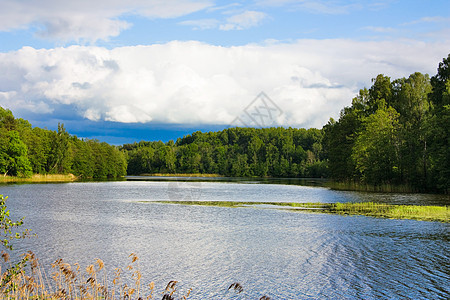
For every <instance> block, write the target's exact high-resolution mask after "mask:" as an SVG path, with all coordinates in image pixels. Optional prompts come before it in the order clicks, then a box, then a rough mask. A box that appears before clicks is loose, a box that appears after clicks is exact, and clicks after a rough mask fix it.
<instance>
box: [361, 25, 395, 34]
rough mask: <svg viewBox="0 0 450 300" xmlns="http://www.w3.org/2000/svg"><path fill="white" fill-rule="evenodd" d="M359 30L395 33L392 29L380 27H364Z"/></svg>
mask: <svg viewBox="0 0 450 300" xmlns="http://www.w3.org/2000/svg"><path fill="white" fill-rule="evenodd" d="M361 29H363V30H368V31H373V32H377V33H391V32H394V31H395V29H394V28H392V27H380V26H366V27H363V28H361Z"/></svg>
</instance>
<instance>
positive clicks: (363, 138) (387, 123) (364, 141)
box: [351, 106, 399, 185]
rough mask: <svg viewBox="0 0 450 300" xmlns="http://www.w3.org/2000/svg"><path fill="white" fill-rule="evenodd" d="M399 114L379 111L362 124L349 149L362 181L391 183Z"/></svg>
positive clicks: (396, 155) (396, 163) (391, 110)
mask: <svg viewBox="0 0 450 300" xmlns="http://www.w3.org/2000/svg"><path fill="white" fill-rule="evenodd" d="M398 118H399V114H398V113H397V112H396V111H395V109H394V108H392V107H389V108H386V107H383V106H380V108H379V109H378V110H377V111H376V112H375V114H372V115H369V116H368V117H367V118H365V119H364V120H363V129H362V130H361V131H360V132H359V133H358V135H357V137H356V140H355V144H354V146H353V152H352V155H351V157H352V159H353V160H354V162H355V166H356V170H357V171H358V172H359V174H360V175H361V178H362V180H363V181H365V182H367V183H369V184H374V185H379V184H382V183H395V181H396V179H397V178H398V175H399V174H398V173H399V137H398V135H399V122H398Z"/></svg>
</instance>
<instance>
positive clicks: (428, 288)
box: [0, 180, 450, 299]
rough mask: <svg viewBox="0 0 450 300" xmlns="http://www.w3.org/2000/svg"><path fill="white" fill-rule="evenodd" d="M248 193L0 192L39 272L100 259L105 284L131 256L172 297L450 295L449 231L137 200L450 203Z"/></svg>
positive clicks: (276, 190) (117, 187) (296, 189)
mask: <svg viewBox="0 0 450 300" xmlns="http://www.w3.org/2000/svg"><path fill="white" fill-rule="evenodd" d="M257 183H258V184H256V183H252V184H249V183H243V182H230V181H204V182H201V184H200V185H190V184H177V185H176V193H174V191H172V192H171V191H170V190H171V189H173V184H172V185H170V184H169V182H167V181H160V180H159V181H123V182H103V183H98V182H88V183H69V184H40V185H7V186H0V194H4V195H8V196H9V200H8V202H7V204H8V208H9V209H11V212H12V213H13V217H14V218H17V217H18V216H26V219H25V226H26V227H27V228H31V229H32V230H33V232H34V233H37V234H38V238H33V239H29V240H25V241H24V242H23V243H21V244H20V245H18V248H19V249H18V250H19V251H26V250H28V249H33V250H34V251H35V252H36V254H37V255H38V257H40V259H41V262H42V263H43V264H44V265H49V263H51V262H53V261H54V260H55V259H56V258H60V257H62V258H64V259H65V260H66V261H68V262H72V263H73V262H79V263H80V264H81V265H82V266H86V265H87V264H90V263H93V262H94V261H95V260H96V258H101V259H102V260H104V262H105V264H106V266H109V269H110V272H111V274H109V277H110V278H113V268H114V267H122V268H125V267H126V265H127V263H128V262H129V261H128V255H129V254H130V253H131V252H135V253H137V254H138V256H139V257H140V260H139V262H140V268H141V270H142V272H143V278H144V280H147V281H155V283H156V284H157V287H159V290H162V289H163V288H164V287H165V284H167V282H169V281H170V280H178V281H179V282H180V287H179V288H180V291H186V290H187V289H188V288H190V287H192V288H193V292H192V294H191V297H190V299H224V298H225V299H226V298H231V297H230V296H232V295H233V293H231V292H227V288H228V286H229V285H230V284H231V283H233V282H236V281H237V282H239V283H241V285H242V286H243V287H244V293H245V295H244V297H243V298H245V299H259V297H261V296H262V295H267V296H270V297H271V298H272V299H317V298H321V299H329V298H334V299H335V298H358V299H377V298H389V299H392V298H395V299H398V298H410V299H439V298H441V299H445V298H447V297H448V294H449V292H450V290H449V286H450V285H449V281H450V276H449V274H450V267H449V264H448V257H447V255H448V253H449V250H450V246H449V240H450V234H449V225H447V224H442V223H436V222H419V221H411V220H387V219H375V218H367V217H343V216H337V215H320V214H319V215H316V214H307V213H293V212H286V211H276V210H261V209H253V208H239V209H238V208H220V207H196V206H178V205H168V204H156V203H140V202H139V201H142V200H144V201H149V200H169V199H171V198H174V197H178V196H177V195H178V194H179V195H181V196H180V198H181V197H184V196H183V195H185V194H184V193H183V189H186V193H190V195H191V197H198V198H199V200H235V201H271V202H296V201H297V202H348V201H353V202H356V201H374V202H392V203H419V204H436V203H442V201H448V198H446V197H441V196H437V197H435V198H434V197H433V196H432V195H398V194H367V193H351V192H336V191H331V190H328V189H325V188H321V187H310V186H298V185H292V184H291V185H281V184H279V183H276V184H275V183H274V184H259V183H260V182H257ZM192 188H194V189H197V190H195V191H196V192H198V193H195V192H193V191H189V189H192ZM198 189H200V191H199V190H198ZM171 193H172V195H171ZM446 199H447V200H446ZM185 200H187V199H185ZM447 204H448V202H447Z"/></svg>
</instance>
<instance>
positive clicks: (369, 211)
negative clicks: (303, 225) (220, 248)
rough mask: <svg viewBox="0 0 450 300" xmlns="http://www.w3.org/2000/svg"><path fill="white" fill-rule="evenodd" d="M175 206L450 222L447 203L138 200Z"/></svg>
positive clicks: (449, 211)
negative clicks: (236, 208) (392, 203)
mask: <svg viewBox="0 0 450 300" xmlns="http://www.w3.org/2000/svg"><path fill="white" fill-rule="evenodd" d="M141 202H143V203H163V204H177V205H200V206H217V207H255V208H267V209H290V210H297V211H302V212H314V213H328V214H341V215H362V216H369V217H377V218H389V219H411V220H419V221H436V222H444V223H449V222H450V210H449V207H448V206H421V205H391V204H383V203H373V202H363V203H297V202H239V201H147V202H145V201H141Z"/></svg>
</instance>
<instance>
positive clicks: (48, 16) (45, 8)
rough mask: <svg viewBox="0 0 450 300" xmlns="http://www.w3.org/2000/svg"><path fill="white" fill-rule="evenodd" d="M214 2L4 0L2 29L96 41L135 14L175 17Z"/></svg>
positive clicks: (0, 14)
mask: <svg viewBox="0 0 450 300" xmlns="http://www.w3.org/2000/svg"><path fill="white" fill-rule="evenodd" d="M211 6H212V0H151V1H148V0H129V1H121V0H95V1H91V0H77V1H60V0H24V1H16V0H0V7H1V9H0V31H8V30H13V29H18V28H28V27H30V26H32V27H35V28H37V35H38V36H40V37H45V38H48V39H55V40H60V41H61V40H62V41H72V40H75V41H79V40H85V41H90V42H94V41H96V40H100V39H101V40H106V39H108V38H109V37H111V36H117V35H118V34H119V33H120V32H121V31H122V30H124V29H127V28H129V26H130V24H128V23H127V22H125V21H122V20H119V19H118V18H119V17H121V16H123V15H126V14H135V15H140V16H144V17H148V18H174V17H179V16H183V15H187V14H189V13H192V12H195V11H199V10H202V9H205V8H208V7H211Z"/></svg>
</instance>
